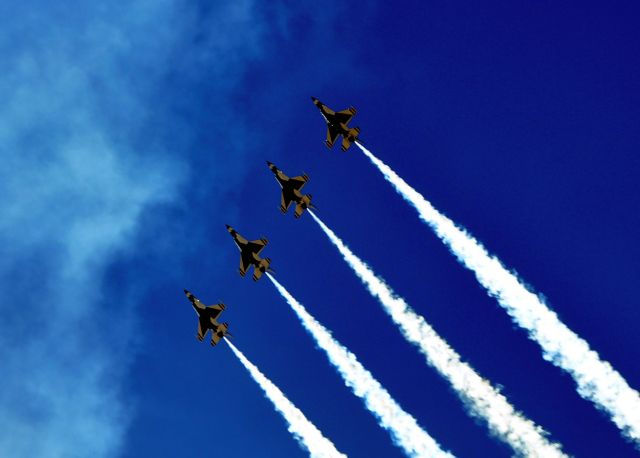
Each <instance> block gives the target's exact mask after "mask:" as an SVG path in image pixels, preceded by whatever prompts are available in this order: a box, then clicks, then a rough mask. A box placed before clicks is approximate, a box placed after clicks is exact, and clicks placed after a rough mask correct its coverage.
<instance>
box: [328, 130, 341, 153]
mask: <svg viewBox="0 0 640 458" xmlns="http://www.w3.org/2000/svg"><path fill="white" fill-rule="evenodd" d="M338 135H340V132H338V130H337V129H334V128H332V127H331V126H329V127H328V128H327V140H326V141H325V143H326V144H327V146H328V147H329V148H331V147H332V146H333V143H334V142H335V141H336V138H338Z"/></svg>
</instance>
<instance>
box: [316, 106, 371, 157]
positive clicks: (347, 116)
mask: <svg viewBox="0 0 640 458" xmlns="http://www.w3.org/2000/svg"><path fill="white" fill-rule="evenodd" d="M311 100H313V103H314V104H315V106H317V107H318V109H319V110H320V113H321V114H322V117H323V118H324V120H325V121H326V122H327V139H326V140H325V142H324V143H325V144H326V145H327V148H329V149H331V147H332V146H333V142H335V141H336V138H338V135H342V151H346V150H348V149H349V147H350V146H351V143H352V142H354V141H356V140H357V139H358V135H359V134H360V128H359V127H349V126H347V124H348V123H349V121H351V118H352V117H353V116H354V115H355V114H356V109H355V108H353V107H349V108H348V109H346V110H342V111H338V112H337V113H336V112H335V111H333V110H332V109H331V108H329V107H328V106H326V105H325V104H323V103H322V102H321V101H320V100H318V99H316V98H315V97H311Z"/></svg>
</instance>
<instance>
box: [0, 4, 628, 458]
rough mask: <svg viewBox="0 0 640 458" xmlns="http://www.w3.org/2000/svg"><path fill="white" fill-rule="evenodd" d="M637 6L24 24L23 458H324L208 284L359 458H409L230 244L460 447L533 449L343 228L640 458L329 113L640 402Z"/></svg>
mask: <svg viewBox="0 0 640 458" xmlns="http://www.w3.org/2000/svg"><path fill="white" fill-rule="evenodd" d="M639 13H640V8H639V7H638V6H637V5H636V4H635V3H634V2H613V3H609V4H608V5H607V6H606V7H604V6H603V5H601V4H600V5H598V4H595V3H591V4H590V3H586V4H585V3H580V4H579V5H578V4H575V5H570V4H562V5H559V4H557V3H556V2H538V3H536V4H535V5H532V4H530V3H527V2H515V3H514V2H493V3H492V4H481V3H478V2H472V3H468V2H453V3H452V2H427V3H425V2H401V3H397V2H394V3H393V4H391V3H389V2H378V3H370V2H368V3H367V4H366V5H363V4H357V3H354V2H347V3H344V2H341V3H337V2H336V3H335V4H332V5H331V4H322V5H320V4H317V3H314V2H302V3H301V2H288V1H280V2H270V3H269V4H268V5H266V4H262V3H259V2H255V1H251V0H242V1H239V2H233V4H231V3H223V2H213V3H210V2H200V3H193V2H181V1H170V0H164V1H153V2H152V1H143V0H135V1H129V2H124V3H119V4H118V5H117V6H114V5H113V3H112V2H100V1H97V2H92V3H91V4H90V5H88V4H86V3H85V2H75V1H68V2H64V3H56V4H55V5H52V4H51V2H38V1H32V2H15V1H7V2H3V3H2V5H0V18H2V19H0V22H1V25H2V27H1V28H0V30H1V32H0V62H1V64H2V65H1V68H2V72H1V74H0V99H1V100H2V103H1V104H0V155H1V157H2V161H0V195H2V199H1V200H0V211H1V215H2V216H1V218H0V250H2V251H1V254H2V256H0V286H1V287H0V304H1V305H0V307H1V310H2V320H0V374H1V378H0V455H2V456H14V457H23V456H24V457H27V456H29V457H31V456H52V457H75V456H78V457H81V456H92V457H116V456H117V457H120V456H121V457H139V456H167V457H172V456H223V455H232V456H265V457H267V456H271V457H282V456H304V453H303V452H302V451H301V450H300V449H299V448H298V446H297V444H296V443H295V442H294V441H293V440H292V438H291V437H290V435H289V433H287V431H286V428H285V425H284V422H283V420H282V419H281V417H280V416H279V415H278V414H277V413H275V412H274V411H273V408H272V406H271V405H270V403H269V402H268V401H267V400H266V399H265V398H264V397H263V396H262V393H261V392H260V391H259V388H258V387H257V386H256V385H255V383H254V382H253V381H252V380H251V379H250V378H249V376H248V374H247V373H246V371H245V370H244V369H243V368H242V367H241V365H240V364H239V362H238V361H237V360H236V359H235V357H234V356H233V355H232V353H231V352H230V351H229V350H228V349H227V348H225V347H224V346H222V347H219V348H215V349H212V348H211V347H210V346H209V345H208V344H200V343H199V342H197V340H195V338H194V335H195V328H196V322H195V319H194V315H193V312H192V310H191V308H190V306H189V304H188V302H187V301H186V299H185V298H184V295H183V293H182V289H183V288H188V289H190V290H191V291H193V292H194V293H195V294H196V295H197V296H198V297H200V298H201V299H202V300H203V301H204V302H207V303H214V302H216V301H218V300H223V301H224V302H225V303H226V304H227V306H228V308H227V310H226V311H225V315H224V318H225V321H229V322H230V329H231V331H232V332H233V334H234V336H235V343H236V345H237V346H238V347H239V348H240V349H241V350H242V351H244V352H245V354H246V355H247V356H248V357H249V359H251V360H252V361H253V362H254V363H255V364H257V365H258V366H259V367H260V368H261V370H262V371H263V372H264V373H265V374H266V375H267V376H268V377H269V378H271V379H272V380H273V381H274V382H275V383H276V384H277V385H278V386H279V387H280V388H281V389H282V390H283V391H284V392H285V393H286V394H287V395H288V397H289V398H290V399H291V400H292V401H293V402H294V403H295V404H296V405H297V406H298V407H299V408H300V409H301V410H302V411H303V412H305V413H306V414H307V416H308V418H309V419H310V420H311V421H313V422H314V423H315V424H316V425H317V426H318V427H319V428H320V429H321V430H322V431H323V432H324V433H325V435H326V436H327V437H329V438H330V439H331V440H332V441H334V443H335V444H336V446H337V447H338V449H340V450H341V451H343V452H345V453H347V454H349V455H350V456H362V457H371V456H385V457H386V456H401V454H400V451H399V449H397V448H395V447H394V446H393V445H391V442H390V440H389V437H388V435H387V433H386V432H384V431H382V430H381V429H379V428H378V427H377V425H376V423H375V421H374V419H373V417H372V416H371V415H370V414H368V413H367V412H366V411H365V410H364V408H363V407H362V404H361V402H360V400H358V399H356V398H355V397H354V396H352V395H351V394H350V392H349V390H348V389H347V388H345V387H344V386H343V384H342V382H341V380H340V379H339V377H338V376H337V374H336V373H335V372H334V370H333V369H332V368H331V367H330V366H329V364H328V363H327V361H326V358H325V356H324V355H323V354H322V353H320V352H319V351H317V350H316V349H315V348H314V345H313V343H312V341H311V339H310V338H309V337H308V336H307V335H306V334H305V332H304V331H303V329H302V327H301V326H300V325H299V324H298V322H297V320H296V318H295V316H294V314H293V312H292V311H291V310H290V309H289V308H288V306H287V305H286V304H285V303H284V302H283V301H282V300H281V299H280V298H279V296H278V295H277V293H276V291H275V289H274V288H273V287H272V286H271V285H270V284H269V283H268V282H267V281H260V282H257V283H253V282H252V281H251V280H250V279H249V278H244V279H243V278H241V277H240V276H239V275H238V274H237V265H238V252H237V250H236V248H235V247H234V245H233V243H232V241H231V238H230V237H229V235H228V233H227V232H226V231H225V229H224V224H231V225H233V226H234V227H235V228H236V229H237V230H239V231H240V232H241V233H242V234H243V235H245V236H246V237H248V238H252V239H253V238H258V237H260V236H266V237H268V238H269V240H270V244H269V246H268V247H267V248H266V249H265V251H264V254H265V255H266V256H269V257H271V259H272V260H273V264H272V267H273V268H274V269H275V270H276V272H277V277H278V279H279V281H280V282H282V283H283V284H284V285H285V286H286V287H287V288H289V290H290V291H291V292H292V293H293V294H294V295H295V296H296V297H297V299H299V300H300V301H301V302H302V303H303V304H304V305H305V306H306V307H307V308H308V309H309V311H310V312H311V313H313V314H314V315H315V316H316V317H317V318H318V319H319V320H320V321H321V322H322V323H323V324H324V325H326V326H327V327H328V328H329V329H331V330H332V331H333V332H334V335H335V336H336V337H337V338H338V339H339V340H340V341H341V342H342V343H344V344H346V345H347V346H348V347H349V348H350V349H351V350H352V351H353V352H354V353H356V355H358V357H359V358H360V360H361V361H362V362H363V364H364V365H365V366H366V367H367V368H368V369H369V370H371V372H372V373H373V374H374V375H375V376H376V377H377V378H378V380H379V381H380V382H381V383H382V384H383V385H384V386H385V387H386V388H387V389H388V390H389V392H390V393H391V394H392V395H393V396H394V397H395V399H396V400H398V401H399V402H400V403H401V405H402V406H403V407H404V408H405V409H406V410H407V411H409V412H410V413H411V414H413V415H414V416H415V417H416V418H417V419H418V420H419V422H420V423H421V425H423V426H424V427H425V428H426V429H427V430H428V431H429V433H430V434H431V435H433V436H434V437H435V438H436V439H437V440H438V441H439V442H440V443H441V444H442V445H443V446H444V447H446V448H447V449H449V450H451V451H452V452H453V453H455V454H456V455H458V456H470V457H471V456H473V457H483V456H509V455H510V450H509V449H508V448H506V447H505V446H503V445H502V444H501V443H499V442H497V441H495V440H493V439H492V438H490V437H489V436H488V435H487V432H486V428H485V427H484V425H482V424H481V423H478V422H476V421H474V420H473V419H470V418H469V417H468V416H467V414H466V413H465V411H464V409H463V408H462V406H461V404H460V401H459V400H458V398H457V397H456V395H455V394H454V393H453V392H452V391H451V390H450V389H449V388H448V386H447V384H446V383H445V382H444V381H443V380H442V379H441V378H440V377H439V376H438V375H437V374H436V373H435V372H434V371H433V370H431V369H430V368H429V367H427V366H426V365H425V364H424V360H423V358H422V357H421V356H420V355H419V354H418V353H417V351H415V350H414V348H413V347H411V346H410V345H408V344H407V343H406V342H405V341H404V340H403V339H402V337H401V336H400V333H399V332H398V331H397V330H396V329H395V328H394V326H393V325H392V324H391V322H390V320H389V319H388V318H387V316H386V315H385V314H384V313H383V312H382V310H381V308H380V306H379V305H378V304H377V303H376V301H375V300H373V299H372V298H371V297H370V296H369V295H368V293H366V291H365V290H364V288H363V287H362V286H361V284H360V283H359V281H358V280H357V279H356V278H355V277H354V275H353V274H352V273H351V271H350V270H349V268H348V267H347V266H346V265H345V264H344V263H343V261H342V260H341V259H340V257H339V255H338V253H337V251H336V250H335V249H334V248H333V247H332V246H330V244H329V242H328V241H327V240H326V239H325V237H324V235H322V234H321V232H320V230H319V229H318V228H317V227H316V226H315V224H314V223H313V222H312V221H311V220H310V219H309V218H307V217H303V218H301V220H299V221H296V220H294V218H293V216H292V215H291V214H288V215H286V216H283V215H281V214H280V212H279V210H278V207H279V205H280V197H279V188H278V186H277V184H276V182H275V180H274V179H273V177H272V174H271V172H270V171H269V170H268V169H267V167H266V164H265V160H270V161H272V162H274V163H275V164H276V165H278V166H279V167H280V168H282V169H283V170H284V171H285V172H286V173H288V174H289V175H297V174H299V173H301V172H303V171H305V172H306V173H308V174H309V176H310V177H311V181H310V182H309V183H308V184H307V186H306V187H305V191H307V192H311V193H312V194H313V196H314V201H315V203H316V205H317V206H318V208H319V211H318V214H319V216H320V217H321V218H323V220H324V221H325V222H326V223H327V224H328V225H329V226H330V227H332V228H333V229H334V230H335V231H336V232H337V233H338V235H340V236H341V237H342V238H343V239H344V240H345V241H346V242H347V243H348V244H349V245H350V246H351V248H352V249H353V250H354V251H355V252H356V254H358V255H359V256H361V257H362V258H363V259H365V260H366V261H367V262H369V263H370V265H371V266H372V267H373V268H374V269H375V270H376V271H377V272H378V273H379V274H380V275H382V276H383V277H384V278H385V279H386V280H387V281H388V282H389V284H390V285H391V286H392V287H393V288H394V289H395V290H396V291H397V292H398V293H399V294H401V295H403V296H404V297H405V298H406V299H407V301H408V303H409V304H411V305H412V306H413V307H414V308H415V309H416V310H417V311H419V312H420V313H422V314H423V315H424V316H425V317H426V318H427V320H428V321H429V322H430V323H431V324H433V326H434V327H435V328H436V330H437V331H438V332H439V333H440V334H441V335H443V336H444V337H445V338H446V339H447V340H448V341H449V342H450V343H451V345H452V346H453V347H454V348H456V349H457V351H458V352H459V353H460V354H461V355H462V356H463V357H464V358H465V359H466V360H467V361H469V362H470V363H471V364H472V365H473V366H474V367H475V368H476V369H477V370H478V371H479V372H480V373H481V374H482V375H484V376H485V377H487V378H489V379H490V380H491V381H492V382H493V383H494V384H499V385H501V386H503V392H504V393H505V394H506V395H507V396H508V398H509V399H510V400H511V402H512V403H513V404H514V405H515V406H516V407H517V408H518V409H520V410H522V411H523V412H525V413H526V414H527V415H528V416H529V417H530V418H531V419H533V420H534V421H535V422H537V423H538V424H540V425H541V426H543V427H544V428H546V429H547V430H548V431H549V432H550V434H551V436H550V437H551V438H552V439H553V440H557V441H559V442H561V443H562V444H563V446H564V450H565V451H566V452H568V453H570V454H574V455H575V456H587V457H602V456H616V457H625V456H634V455H635V454H636V453H637V452H636V451H635V450H634V449H633V447H632V446H631V445H630V444H628V443H626V442H625V441H624V440H623V439H621V437H620V435H619V433H618V431H617V429H616V428H615V427H614V426H613V424H612V423H611V422H610V421H609V420H608V419H607V418H606V417H605V416H604V415H602V414H600V413H599V412H597V411H595V410H594V408H593V407H592V405H591V404H589V403H587V402H586V401H584V400H582V399H581V398H580V397H579V396H578V395H577V394H576V393H575V390H574V384H573V381H572V380H571V379H570V378H569V377H568V376H566V375H564V374H563V373H561V372H560V371H559V370H558V369H557V368H555V367H553V366H551V365H550V364H548V363H546V362H544V361H543V360H542V358H541V353H540V350H539V349H538V347H537V346H536V345H535V344H534V343H532V342H530V341H528V340H527V338H526V335H525V333H524V332H523V331H522V330H520V329H515V328H514V326H513V325H512V323H511V321H510V319H509V317H508V316H507V315H506V314H505V313H504V312H503V310H502V309H500V308H499V307H497V304H496V303H495V301H494V300H493V299H491V298H489V297H487V296H486V294H485V292H484V291H483V290H482V289H481V288H480V287H479V286H478V284H477V282H476V280H475V278H474V277H473V274H472V273H470V272H468V271H466V270H465V269H463V268H462V267H461V266H460V265H458V264H457V262H456V261H455V259H454V258H453V257H452V256H451V255H450V254H449V253H448V251H447V250H446V248H445V247H444V246H443V245H442V244H441V243H440V242H439V241H438V240H437V239H436V237H435V236H434V235H433V234H432V233H431V232H430V231H429V229H428V228H427V227H426V226H424V225H423V224H422V223H421V222H420V221H419V220H418V218H417V215H416V214H415V211H414V210H412V209H411V208H410V207H409V206H408V205H406V204H405V203H404V202H403V201H402V200H401V199H400V198H399V197H398V196H397V195H396V194H395V192H394V191H393V190H392V189H391V188H390V186H389V185H388V184H387V183H386V182H384V180H383V179H382V177H381V175H380V174H379V173H378V172H377V171H376V170H374V168H373V167H372V166H371V165H370V164H369V163H368V161H367V160H366V158H364V157H363V155H362V154H361V153H360V152H359V151H358V150H357V149H356V148H352V149H351V150H350V151H349V152H348V153H346V154H345V153H342V152H341V151H339V149H338V148H335V149H334V150H333V151H328V150H326V148H325V147H324V145H323V143H322V142H323V140H324V136H325V127H324V125H323V122H322V119H321V118H320V116H319V114H318V112H317V110H316V109H315V108H314V107H313V105H312V104H311V101H310V100H309V96H311V95H314V96H317V97H319V98H320V99H321V100H323V101H324V102H325V103H327V104H329V105H330V106H331V107H333V108H335V109H343V108H346V107H347V106H349V105H353V106H355V107H356V108H358V114H357V116H356V117H355V118H354V121H353V122H352V123H353V124H354V125H357V126H360V127H361V129H362V139H363V140H364V141H365V142H366V144H367V146H368V147H369V148H370V149H371V150H372V151H373V152H374V153H375V154H377V155H378V156H379V157H380V158H381V159H383V160H384V161H386V162H387V163H388V164H389V165H391V167H392V168H394V169H395V170H396V172H397V173H398V174H400V175H401V176H402V177H403V178H404V179H406V180H407V182H409V183H410V184H411V185H413V186H414V187H415V188H416V189H418V190H419V191H420V192H421V193H423V194H424V195H425V197H427V198H428V199H430V200H431V201H432V202H433V204H434V205H435V206H436V207H437V208H438V209H439V210H441V211H443V212H444V213H446V214H447V215H448V216H449V217H451V218H452V219H453V220H454V221H456V222H458V223H460V224H462V225H464V226H465V227H467V228H468V229H469V230H470V231H471V232H472V233H473V234H474V235H475V236H476V237H477V238H478V239H479V240H481V241H482V242H483V243H484V244H485V245H486V246H487V248H489V250H490V251H492V252H493V253H495V254H497V255H498V256H499V257H500V258H501V259H502V260H503V262H505V264H506V265H508V266H510V267H513V268H514V269H515V270H517V271H518V273H519V274H520V275H521V276H522V278H523V279H524V280H525V281H527V282H528V283H529V284H530V285H532V287H534V288H535V289H536V290H537V291H540V292H541V293H542V294H544V295H545V296H546V297H547V298H548V300H549V302H550V303H551V304H552V306H553V308H554V309H555V310H556V311H557V312H558V313H559V315H560V317H561V318H562V319H563V321H564V322H565V323H566V324H568V325H569V327H571V328H572V329H573V330H574V331H576V332H577V333H578V334H579V335H581V336H582V337H584V338H585V339H586V340H587V341H589V342H590V343H591V344H592V347H593V348H594V349H595V350H597V351H598V352H599V353H600V355H601V356H602V357H603V358H604V359H606V360H608V361H610V362H611V363H612V364H613V365H614V367H616V368H617V369H618V370H619V371H620V372H621V373H622V375H623V376H624V377H625V378H626V379H627V381H628V382H629V383H630V385H631V386H633V387H635V388H638V387H640V365H638V361H639V360H640V337H639V336H638V332H637V328H638V327H637V323H638V320H639V319H640V312H639V311H638V310H639V309H638V300H637V285H638V284H640V270H639V268H638V266H639V265H640V264H639V263H638V258H640V248H638V244H637V233H638V230H637V228H638V225H639V223H640V216H639V213H638V211H637V209H638V206H639V204H640V190H639V189H638V185H637V182H638V177H639V176H640V159H639V158H638V151H639V150H640V134H639V132H640V131H639V130H638V125H639V123H640V111H639V110H638V106H639V102H640V78H638V73H639V70H640V62H639V60H638V51H639V45H640V35H638V32H637V20H636V18H637V17H638V14H639Z"/></svg>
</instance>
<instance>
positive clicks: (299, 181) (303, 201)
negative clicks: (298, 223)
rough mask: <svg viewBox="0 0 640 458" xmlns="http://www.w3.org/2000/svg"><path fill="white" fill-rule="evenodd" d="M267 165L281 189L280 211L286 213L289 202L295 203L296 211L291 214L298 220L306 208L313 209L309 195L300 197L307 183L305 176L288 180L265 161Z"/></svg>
mask: <svg viewBox="0 0 640 458" xmlns="http://www.w3.org/2000/svg"><path fill="white" fill-rule="evenodd" d="M267 165H268V166H269V168H270V169H271V171H272V172H273V174H274V175H275V177H276V181H277V182H278V184H279V185H280V187H281V188H282V200H281V201H280V211H281V212H282V213H286V212H287V210H288V209H289V206H290V205H291V202H295V203H296V204H297V205H296V211H295V213H294V214H293V215H294V216H295V217H296V218H300V215H302V212H304V211H305V210H306V209H307V208H315V207H314V206H313V205H311V194H306V195H302V193H301V192H300V190H301V189H302V188H303V187H304V185H305V184H306V183H307V181H309V177H308V176H307V174H304V173H303V174H302V175H300V176H298V177H292V178H289V177H288V176H286V175H285V174H284V173H283V172H282V170H280V169H279V168H278V167H276V166H275V165H274V164H272V163H271V162H269V161H267Z"/></svg>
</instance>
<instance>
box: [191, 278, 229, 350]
mask: <svg viewBox="0 0 640 458" xmlns="http://www.w3.org/2000/svg"><path fill="white" fill-rule="evenodd" d="M184 293H185V294H186V295H187V299H189V301H190V302H191V305H193V309H194V310H195V311H196V314H197V315H198V332H197V333H196V337H197V338H198V340H199V341H200V342H202V341H203V340H204V338H205V336H206V335H207V332H209V330H211V346H212V347H215V346H216V344H217V343H218V342H220V339H222V338H223V337H225V336H229V337H232V336H231V334H230V333H229V331H228V330H227V329H228V328H229V323H218V322H217V321H216V318H218V317H219V316H220V314H221V313H222V311H223V310H224V309H225V308H226V307H225V305H224V304H223V303H222V302H221V303H219V304H216V305H212V306H210V307H206V306H205V305H204V304H203V303H202V302H200V301H199V300H198V298H197V297H195V296H194V295H193V294H191V293H190V292H189V291H187V290H186V289H185V290H184Z"/></svg>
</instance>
